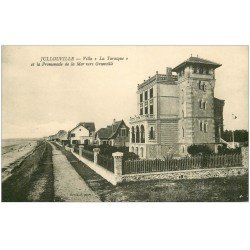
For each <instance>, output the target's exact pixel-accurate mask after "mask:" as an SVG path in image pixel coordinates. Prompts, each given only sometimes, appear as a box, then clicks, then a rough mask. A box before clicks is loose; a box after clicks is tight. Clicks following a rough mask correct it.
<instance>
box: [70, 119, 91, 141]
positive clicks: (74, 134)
mask: <svg viewBox="0 0 250 250" xmlns="http://www.w3.org/2000/svg"><path fill="white" fill-rule="evenodd" d="M94 133H95V123H94V122H80V123H78V124H77V125H76V127H74V128H73V129H71V130H70V131H69V141H70V144H71V145H77V144H85V145H87V144H93V139H94Z"/></svg>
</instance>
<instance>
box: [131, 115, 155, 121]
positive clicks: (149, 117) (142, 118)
mask: <svg viewBox="0 0 250 250" xmlns="http://www.w3.org/2000/svg"><path fill="white" fill-rule="evenodd" d="M154 119H156V115H150V114H147V115H136V116H134V117H130V119H129V122H130V123H133V122H139V121H146V120H154Z"/></svg>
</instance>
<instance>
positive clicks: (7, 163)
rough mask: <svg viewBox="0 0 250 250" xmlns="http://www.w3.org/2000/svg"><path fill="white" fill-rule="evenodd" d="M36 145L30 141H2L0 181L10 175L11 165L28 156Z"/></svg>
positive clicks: (34, 141)
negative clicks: (0, 177) (0, 174)
mask: <svg viewBox="0 0 250 250" xmlns="http://www.w3.org/2000/svg"><path fill="white" fill-rule="evenodd" d="M36 145H37V141H36V140H32V139H6V140H2V179H4V178H6V177H7V176H8V175H10V171H11V170H12V168H13V166H12V165H13V163H15V162H16V161H17V160H19V159H21V158H23V157H25V156H26V155H28V154H29V153H30V152H31V151H32V150H33V149H34V148H35V147H36Z"/></svg>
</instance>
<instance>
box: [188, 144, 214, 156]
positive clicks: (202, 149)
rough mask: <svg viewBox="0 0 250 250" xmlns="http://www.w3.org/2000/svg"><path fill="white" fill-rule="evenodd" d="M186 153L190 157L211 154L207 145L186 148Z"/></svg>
mask: <svg viewBox="0 0 250 250" xmlns="http://www.w3.org/2000/svg"><path fill="white" fill-rule="evenodd" d="M187 151H188V153H189V154H191V155H192V156H195V155H208V154H212V153H213V151H212V150H211V149H210V148H209V147H208V146H207V145H195V144H193V145H191V146H188V148H187Z"/></svg>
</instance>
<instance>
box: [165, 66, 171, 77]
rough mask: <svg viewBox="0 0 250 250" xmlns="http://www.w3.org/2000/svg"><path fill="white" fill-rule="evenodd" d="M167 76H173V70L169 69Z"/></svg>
mask: <svg viewBox="0 0 250 250" xmlns="http://www.w3.org/2000/svg"><path fill="white" fill-rule="evenodd" d="M166 75H167V76H172V68H169V67H167V70H166Z"/></svg>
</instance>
